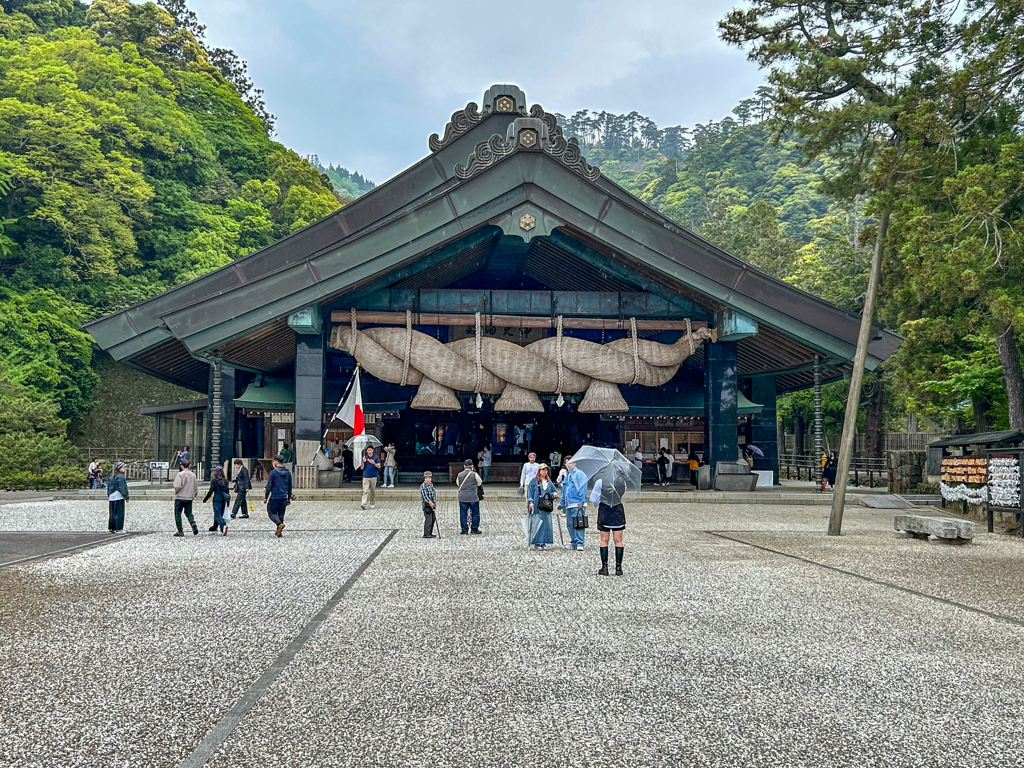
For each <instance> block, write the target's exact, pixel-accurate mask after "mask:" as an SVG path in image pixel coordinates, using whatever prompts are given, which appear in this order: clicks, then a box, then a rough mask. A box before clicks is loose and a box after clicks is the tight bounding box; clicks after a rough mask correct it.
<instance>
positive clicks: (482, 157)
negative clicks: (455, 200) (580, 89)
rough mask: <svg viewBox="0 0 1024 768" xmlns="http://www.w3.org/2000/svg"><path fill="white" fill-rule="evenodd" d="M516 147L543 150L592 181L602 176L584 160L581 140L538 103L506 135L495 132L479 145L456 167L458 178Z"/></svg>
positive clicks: (488, 164) (510, 127) (463, 177)
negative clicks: (564, 130)
mask: <svg viewBox="0 0 1024 768" xmlns="http://www.w3.org/2000/svg"><path fill="white" fill-rule="evenodd" d="M517 149H524V150H542V151H543V152H544V154H546V155H549V156H551V157H553V158H554V159H555V160H557V161H558V162H560V163H561V164H562V165H564V166H565V167H566V168H568V169H569V170H571V171H573V172H575V173H578V174H579V175H580V176H582V177H583V178H585V179H588V180H590V181H597V180H598V179H599V178H600V177H601V170H600V169H599V168H595V167H594V166H592V165H590V164H589V163H588V162H587V161H586V159H584V157H583V152H582V151H581V150H580V145H579V142H577V141H576V139H575V138H569V139H568V140H567V139H566V138H565V136H564V135H563V133H562V127H561V126H560V125H559V124H558V120H557V119H556V118H555V116H554V115H552V114H550V113H548V112H545V111H544V108H543V107H541V106H540V105H539V104H534V105H533V106H532V107H531V108H530V117H517V118H516V119H515V120H513V121H512V124H511V125H509V127H508V131H507V132H506V134H505V137H504V138H502V136H501V134H498V133H496V134H494V135H493V136H491V137H490V138H489V139H487V141H481V142H480V143H479V144H477V145H476V147H474V148H473V154H472V155H470V156H469V158H468V159H467V160H466V162H465V163H459V164H457V165H456V166H455V177H456V178H458V179H459V180H465V179H468V178H469V177H471V176H474V175H476V174H477V173H479V172H480V171H482V170H483V169H484V168H489V167H490V166H492V165H494V164H495V163H497V162H498V161H499V160H501V159H502V158H503V157H507V156H508V155H511V154H512V153H513V152H515V151H516V150H517Z"/></svg>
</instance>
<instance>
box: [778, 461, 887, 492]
mask: <svg viewBox="0 0 1024 768" xmlns="http://www.w3.org/2000/svg"><path fill="white" fill-rule="evenodd" d="M820 472H821V457H820V456H815V455H814V454H810V453H805V454H797V455H788V456H785V455H784V456H780V457H779V477H785V478H786V479H787V480H792V479H796V480H808V481H814V480H815V479H816V478H818V477H821V474H820ZM850 476H851V478H852V479H853V484H854V485H856V486H859V485H860V484H861V479H862V478H866V480H867V483H866V484H867V486H868V487H869V488H874V487H875V477H878V478H881V479H884V480H886V481H888V478H889V469H888V467H886V464H885V459H873V458H867V457H864V456H854V457H853V459H851V460H850Z"/></svg>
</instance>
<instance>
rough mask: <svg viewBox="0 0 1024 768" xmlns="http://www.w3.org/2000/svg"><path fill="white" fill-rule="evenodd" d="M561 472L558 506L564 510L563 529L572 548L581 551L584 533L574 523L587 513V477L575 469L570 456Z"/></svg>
mask: <svg viewBox="0 0 1024 768" xmlns="http://www.w3.org/2000/svg"><path fill="white" fill-rule="evenodd" d="M562 471H563V472H565V480H564V481H563V482H562V499H561V501H560V502H559V506H560V507H562V508H563V509H564V510H565V527H566V529H568V531H569V541H570V542H571V544H572V548H573V549H574V550H578V551H582V550H583V537H584V534H585V533H586V531H585V530H583V529H582V528H577V527H576V523H575V522H574V521H575V519H576V518H577V517H581V516H583V515H584V514H585V513H586V511H587V476H586V475H585V474H583V472H581V471H580V470H578V469H576V462H574V461H573V460H572V457H571V456H569V457H567V458H566V460H565V467H564V468H563V469H562Z"/></svg>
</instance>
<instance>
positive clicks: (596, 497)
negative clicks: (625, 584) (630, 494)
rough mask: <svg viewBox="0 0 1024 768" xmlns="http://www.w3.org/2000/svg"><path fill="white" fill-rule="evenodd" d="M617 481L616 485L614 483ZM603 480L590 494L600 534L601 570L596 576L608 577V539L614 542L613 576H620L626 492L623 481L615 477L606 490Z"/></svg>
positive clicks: (623, 549)
mask: <svg viewBox="0 0 1024 768" xmlns="http://www.w3.org/2000/svg"><path fill="white" fill-rule="evenodd" d="M616 481H618V483H617V482H616ZM604 486H605V480H604V479H600V480H598V481H597V482H596V483H594V490H593V491H591V492H590V503H591V504H593V505H594V506H596V507H597V530H598V531H599V532H600V534H601V568H600V569H599V570H598V572H597V575H598V576H607V575H608V538H609V535H610V536H611V537H612V538H613V539H614V540H615V575H616V576H621V575H622V555H623V552H624V551H625V548H624V547H623V544H622V534H623V531H625V530H626V510H625V509H623V507H622V494H623V493H625V491H626V484H625V481H624V480H622V479H621V478H619V477H615V478H614V479H613V480H612V481H610V482H609V487H608V488H607V489H606V488H605V487H604Z"/></svg>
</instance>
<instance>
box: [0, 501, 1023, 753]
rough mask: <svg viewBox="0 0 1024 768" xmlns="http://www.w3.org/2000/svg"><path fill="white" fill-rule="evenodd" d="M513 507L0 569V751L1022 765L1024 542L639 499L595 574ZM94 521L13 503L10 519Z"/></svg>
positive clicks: (356, 513) (302, 528) (156, 531)
mask: <svg viewBox="0 0 1024 768" xmlns="http://www.w3.org/2000/svg"><path fill="white" fill-rule="evenodd" d="M197 509H200V506H199V505H197ZM520 514H521V511H520V507H519V505H518V504H517V503H513V502H492V503H487V502H486V501H485V502H484V508H483V525H482V527H483V529H484V531H485V533H484V535H483V536H459V535H458V529H457V525H456V524H455V505H454V504H453V503H450V502H449V503H445V504H443V505H442V510H441V518H442V534H443V538H442V539H441V540H424V539H422V538H420V535H421V532H422V531H421V527H422V515H421V514H420V513H419V511H418V508H417V505H416V504H415V503H411V502H404V503H402V502H397V501H395V502H392V501H387V500H385V501H383V502H382V503H379V504H378V505H377V509H376V510H368V511H365V512H363V511H360V510H359V508H358V504H354V503H349V502H345V503H342V502H323V501H321V502H297V503H295V504H293V505H292V507H290V508H289V513H288V528H287V530H286V531H285V536H284V537H283V538H282V539H280V540H278V539H275V538H274V537H273V536H272V535H271V531H272V527H271V525H270V523H269V522H268V521H267V520H266V516H265V514H264V513H263V510H262V505H261V504H257V505H256V512H255V514H254V516H253V518H252V519H250V520H244V521H242V520H239V521H235V522H233V523H232V525H231V528H230V532H229V534H228V536H227V537H221V536H212V535H210V534H208V533H206V532H205V527H207V526H208V525H209V523H210V517H211V515H210V512H209V506H208V505H207V506H206V507H203V508H201V509H200V513H199V516H198V519H199V522H200V525H201V528H203V529H204V530H203V532H202V533H200V535H199V536H198V537H195V538H194V537H192V536H188V537H186V538H184V539H177V538H173V537H171V536H170V533H171V532H172V531H173V517H172V514H171V512H170V505H169V504H168V503H165V502H154V501H136V502H132V503H130V504H129V505H128V512H127V524H126V530H127V531H129V532H133V531H137V532H149V533H146V534H145V535H140V536H134V537H126V538H120V539H118V540H117V541H113V542H111V543H109V544H106V545H101V546H95V547H93V548H90V549H86V550H83V551H81V552H77V553H74V554H69V555H66V556H62V557H57V558H53V559H48V560H42V561H37V562H29V563H23V564H15V565H13V566H10V567H4V568H0V702H2V705H0V765H4V766H6V765H11V766H46V767H47V768H49V767H50V766H53V767H54V768H57V767H61V768H63V767H64V766H69V767H70V766H104V767H106V766H126V767H127V766H131V768H136V767H144V766H145V767H148V766H200V765H209V766H212V767H213V768H228V767H229V766H231V767H235V766H237V767H239V768H241V767H242V766H296V767H298V766H303V767H306V766H347V765H360V766H362V765H366V766H554V765H571V766H680V765H702V766H703V765H707V766H723V767H726V766H737V767H738V766H856V767H857V768H867V767H869V766H900V767H902V766H928V767H929V768H931V767H933V766H936V767H937V766H950V767H953V766H956V767H957V768H960V767H961V766H966V765H970V766H1000V767H1003V766H1014V765H1024V758H1022V757H1020V756H1019V754H1020V749H1019V734H1020V733H1021V730H1022V728H1024V714H1022V713H1024V650H1022V649H1024V542H1022V541H1020V540H1019V539H1014V538H1011V537H999V536H990V535H987V534H984V533H982V534H979V538H978V540H977V542H976V543H975V544H974V545H972V546H970V547H946V546H939V545H931V544H928V543H925V542H920V541H909V540H900V539H896V538H894V537H893V535H892V532H891V525H892V512H891V511H890V512H886V511H885V510H870V509H866V508H856V509H850V510H848V511H847V523H846V530H847V535H845V536H843V537H842V538H841V539H830V538H827V537H825V536H823V535H822V534H821V532H822V531H823V530H824V528H825V519H826V516H827V514H828V509H827V508H826V507H789V508H787V507H781V506H753V505H708V506H703V505H698V504H676V503H666V504H646V505H643V504H642V505H636V506H634V507H633V508H631V509H630V510H628V523H629V525H628V530H627V533H626V545H627V549H626V558H625V563H624V569H625V574H626V575H625V576H624V577H622V578H615V577H609V578H598V577H597V576H596V575H595V571H596V569H597V566H598V554H597V546H596V543H597V542H596V535H594V536H588V541H587V548H586V551H585V552H582V553H579V552H571V551H566V550H561V549H556V550H555V551H547V552H532V551H527V549H526V547H525V546H524V543H523V536H522V532H521V530H520V528H519V522H518V519H519V515H520ZM204 523H205V525H203V524H204ZM105 528H106V510H105V505H104V504H102V503H96V502H72V501H47V502H30V503H17V504H10V505H6V506H0V531H11V532H14V531H17V532H24V531H59V532H83V533H84V532H93V531H103V530H104V529H105ZM593 533H596V532H593ZM2 536H3V534H0V538H2ZM555 542H556V546H557V544H558V535H557V532H556V535H555Z"/></svg>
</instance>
